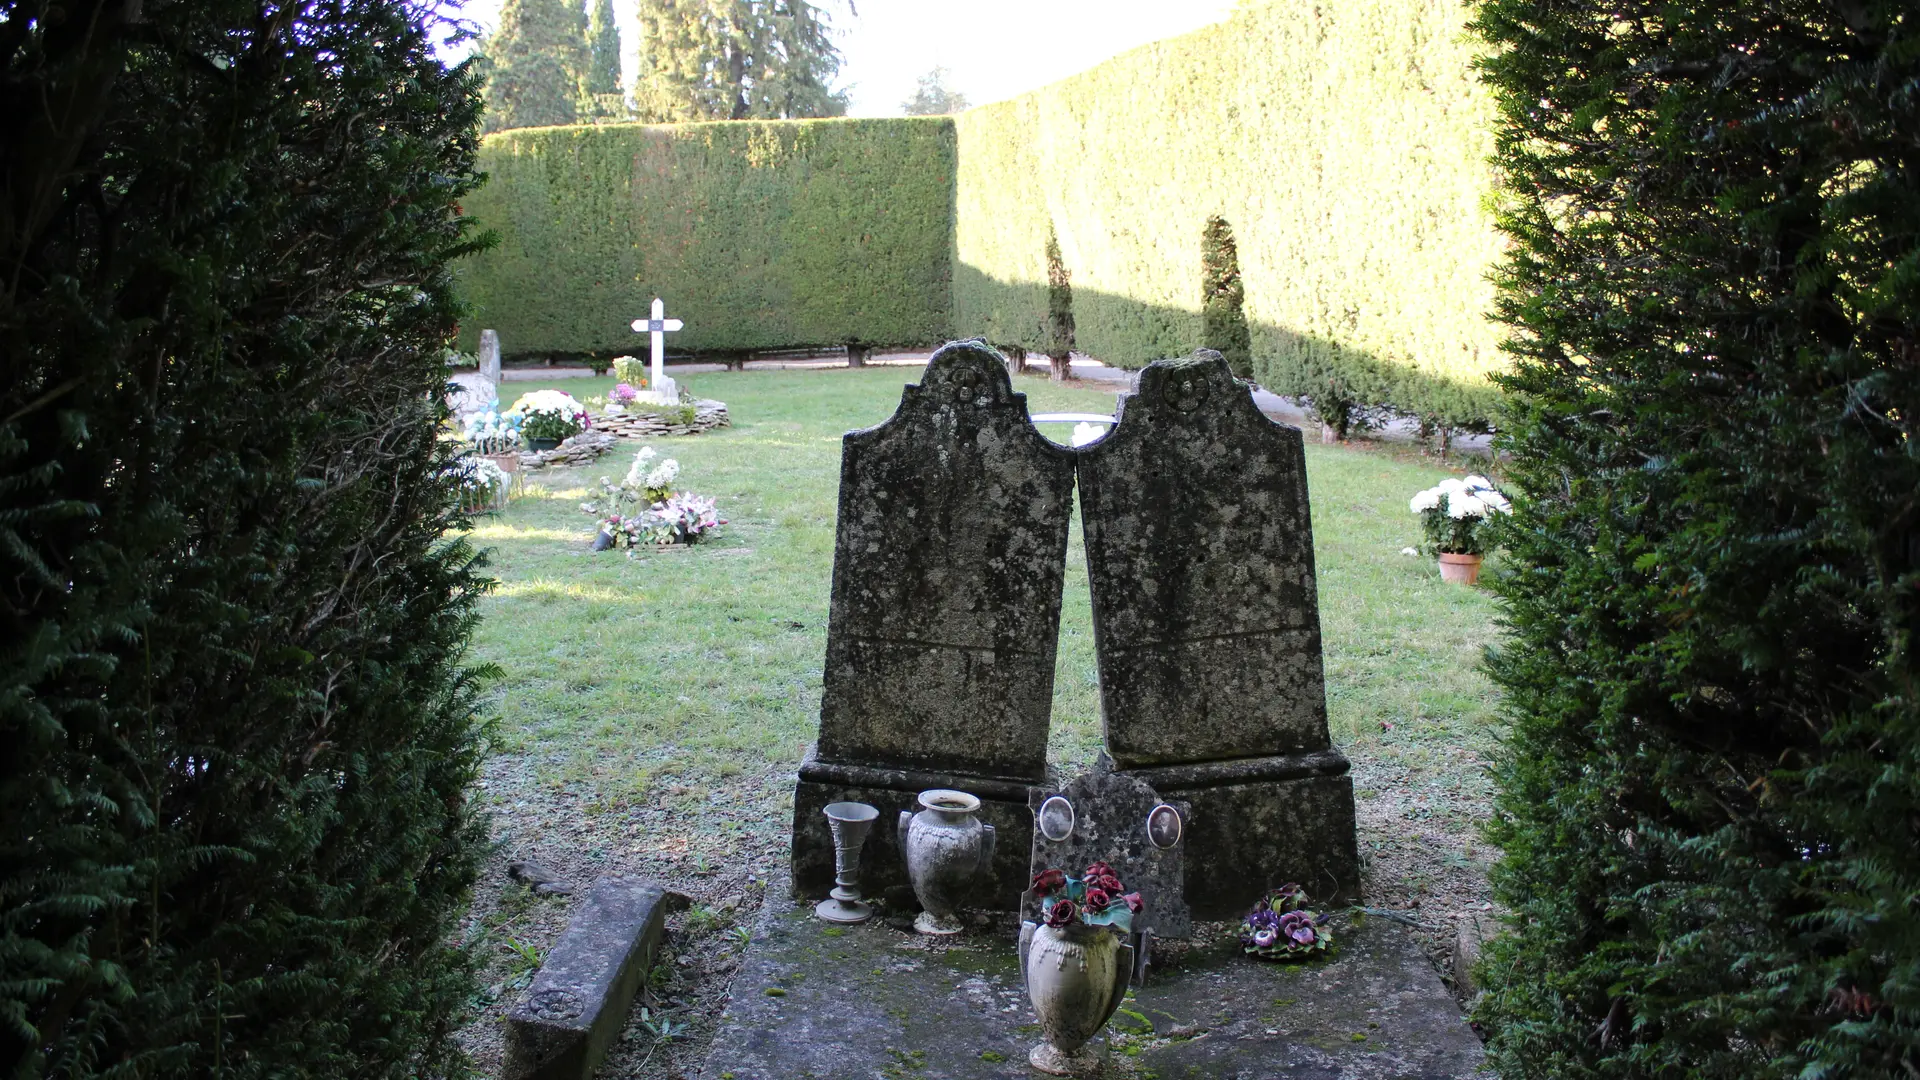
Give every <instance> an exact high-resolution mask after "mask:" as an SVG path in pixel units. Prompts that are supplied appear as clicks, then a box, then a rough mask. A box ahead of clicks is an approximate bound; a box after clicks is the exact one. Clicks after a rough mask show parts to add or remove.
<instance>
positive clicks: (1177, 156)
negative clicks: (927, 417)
mask: <svg viewBox="0 0 1920 1080" xmlns="http://www.w3.org/2000/svg"><path fill="white" fill-rule="evenodd" d="M1463 17H1464V12H1463V11H1462V10H1461V9H1460V8H1459V7H1458V6H1456V5H1455V4H1453V3H1451V2H1436V0H1354V2H1352V3H1344V4H1329V3H1320V2H1313V0H1265V2H1256V3H1250V4H1244V5H1242V6H1240V7H1239V8H1238V9H1236V10H1235V12H1234V14H1233V16H1232V18H1231V19H1230V20H1229V21H1227V22H1224V23H1221V24H1218V25H1215V26H1210V27H1205V28H1203V29H1200V30H1197V31H1195V32H1193V33H1190V34H1186V35H1183V36H1181V37H1177V38H1172V39H1169V40H1166V41H1161V42H1156V43H1154V44H1152V45H1148V46H1145V47H1143V48H1140V49H1136V50H1134V51H1133V52H1130V53H1127V54H1125V55H1123V56H1120V57H1117V58H1115V59H1113V60H1110V61H1108V62H1107V63H1104V64H1101V65H1099V66H1097V67H1095V68H1093V69H1091V70H1089V71H1087V72H1085V73H1083V74H1080V75H1076V76H1074V77H1072V78H1069V79H1065V80H1062V81H1060V82H1057V83H1054V84H1052V85H1050V86H1047V87H1044V88H1042V89H1039V90H1036V91H1033V92H1031V93H1028V94H1023V95H1021V96H1019V97H1016V98H1013V99H1011V100H1008V101H1004V102H1000V103H997V104H993V105H985V106H981V107H978V108H974V109H970V110H968V111H967V112H965V113H962V114H961V115H960V116H958V117H956V118H955V124H956V128H957V132H958V138H959V164H960V170H959V179H958V187H957V190H956V193H955V211H956V214H955V222H954V231H955V240H954V258H955V271H954V273H955V276H954V325H955V326H956V328H957V329H958V331H959V332H960V333H964V334H980V335H983V336H985V337H987V338H988V339H989V340H992V341H995V342H1004V343H1008V344H1018V345H1022V346H1024V347H1026V348H1028V349H1031V350H1033V351H1044V346H1043V343H1042V342H1041V340H1040V336H1041V330H1040V328H1041V327H1043V326H1044V315H1045V312H1046V296H1047V283H1048V279H1047V273H1046V270H1047V267H1046V257H1045V250H1044V245H1045V243H1046V237H1047V235H1048V230H1049V228H1050V227H1051V228H1053V229H1054V230H1055V231H1056V232H1057V236H1058V242H1059V245H1060V249H1061V252H1062V254H1063V256H1064V261H1065V265H1066V267H1067V268H1068V270H1069V271H1071V272H1072V274H1073V288H1074V315H1075V331H1076V338H1077V342H1078V344H1077V346H1076V347H1077V348H1078V349H1079V350H1080V351H1082V352H1085V353H1088V354H1090V355H1092V356H1096V357H1099V358H1100V359H1102V360H1104V361H1107V362H1109V363H1117V364H1122V365H1126V366H1130V367H1132V366H1139V365H1142V364H1145V363H1148V362H1150V361H1152V360H1155V359H1158V358H1160V357H1166V356H1184V355H1186V354H1187V353H1189V352H1191V351H1192V350H1193V349H1194V347H1195V346H1197V345H1200V344H1202V343H1203V342H1205V341H1206V340H1207V336H1206V335H1207V327H1206V316H1205V312H1204V307H1205V305H1204V302H1203V299H1202V283H1203V280H1204V278H1205V275H1206V273H1207V271H1206V268H1205V266H1204V258H1205V254H1204V251H1203V236H1204V235H1205V233H1206V229H1207V223H1208V222H1209V221H1210V220H1212V219H1215V218H1221V219H1224V220H1226V221H1228V222H1231V223H1232V230H1233V235H1234V237H1235V239H1236V240H1237V245H1238V250H1237V256H1238V261H1239V265H1240V280H1241V284H1242V287H1243V288H1244V306H1243V311H1244V315H1245V318H1246V320H1247V324H1248V330H1249V334H1250V338H1251V340H1250V343H1249V354H1250V357H1251V362H1250V368H1251V371H1252V374H1253V376H1254V378H1256V379H1257V380H1258V381H1259V382H1261V383H1262V384H1263V385H1265V386H1266V387H1267V388H1269V389H1271V390H1274V391H1275V392H1277V393H1283V394H1298V395H1306V396H1311V397H1314V398H1316V400H1317V399H1322V398H1325V399H1329V400H1332V399H1342V400H1346V401H1351V402H1358V403H1361V404H1366V405H1389V406H1393V407H1394V408H1396V409H1398V410H1399V411H1401V412H1406V413H1412V414H1417V415H1421V416H1426V417H1432V418H1435V419H1439V420H1443V421H1445V422H1447V423H1450V424H1463V423H1473V422H1475V421H1483V420H1485V418H1486V417H1488V416H1489V415H1490V414H1491V412H1492V410H1493V409H1494V407H1495V405H1496V402H1497V399H1498V392H1497V391H1496V390H1495V389H1494V388H1493V386H1492V385H1491V383H1490V382H1489V379H1488V376H1489V373H1490V372H1492V371H1495V370H1497V369H1498V368H1500V367H1501V366H1502V365H1504V363H1505V361H1504V359H1503V357H1502V355H1501V353H1500V351H1499V348H1498V340H1499V333H1498V331H1497V329H1496V328H1495V327H1493V326H1492V325H1491V324H1489V323H1488V321H1487V319H1486V313H1487V311H1488V309H1489V308H1490V307H1491V304H1492V286H1491V285H1490V284H1489V282H1488V281H1487V271H1488V268H1489V267H1490V266H1492V264H1493V262H1494V260H1495V258H1496V256H1497V255H1498V253H1499V250H1500V238H1499V236H1498V234H1497V233H1496V231H1495V229H1494V227H1493V222H1492V217H1491V214H1490V212H1489V211H1488V209H1487V207H1486V202H1487V200H1488V197H1489V195H1490V193H1491V192H1492V190H1493V187H1494V181H1493V173H1492V170H1491V168H1490V167H1489V166H1488V164H1487V158H1488V156H1489V155H1490V153H1491V150H1492V142H1491V140H1492V120H1493V110H1492V105H1491V99H1490V95H1489V94H1488V92H1487V91H1486V90H1485V89H1484V88H1483V87H1481V86H1480V85H1479V83H1478V81H1477V80H1476V78H1475V77H1474V73H1473V71H1472V66H1471V61H1472V58H1473V55H1474V50H1475V45H1474V43H1473V42H1471V41H1469V40H1466V39H1465V38H1466V36H1465V35H1464V34H1462V33H1461V29H1460V24H1461V22H1462V19H1463Z"/></svg>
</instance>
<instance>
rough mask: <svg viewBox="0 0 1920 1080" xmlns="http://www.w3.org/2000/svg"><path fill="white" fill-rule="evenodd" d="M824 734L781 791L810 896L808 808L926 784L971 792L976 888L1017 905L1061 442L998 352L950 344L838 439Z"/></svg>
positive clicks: (812, 870)
mask: <svg viewBox="0 0 1920 1080" xmlns="http://www.w3.org/2000/svg"><path fill="white" fill-rule="evenodd" d="M839 505H840V514H839V524H838V529H837V533H836V536H835V544H834V564H833V598H832V604H831V612H830V616H829V622H828V629H827V659H826V667H825V670H824V672H823V675H822V683H823V687H822V691H823V692H822V697H821V703H820V729H819V732H820V734H819V741H818V743H817V744H816V746H815V747H814V749H813V750H812V751H811V752H810V753H809V755H808V757H807V760H806V761H805V762H803V763H802V765H801V767H800V777H799V784H798V786H797V788H796V791H795V797H794V832H793V867H794V888H795V890H796V892H798V893H799V894H800V895H807V896H814V895H819V894H823V893H824V892H825V890H826V889H827V887H829V886H830V885H831V884H832V871H833V846H832V841H831V838H830V837H829V836H828V833H827V829H826V827H825V824H824V819H823V818H822V817H821V810H822V808H823V807H824V806H826V804H828V803H830V802H837V801H843V800H845V801H855V802H864V803H869V804H872V805H874V806H876V807H878V808H879V809H880V812H881V820H883V821H892V820H894V818H895V816H896V815H897V814H898V813H899V812H900V811H901V810H908V809H918V807H917V806H916V804H915V798H916V796H917V795H918V793H919V792H921V791H924V790H927V789H930V788H956V789H959V790H962V791H966V792H969V793H971V794H973V795H976V796H979V797H980V799H981V800H982V801H983V804H984V805H983V806H982V808H981V817H982V819H983V820H985V821H986V822H988V823H990V824H992V825H994V826H995V827H996V828H997V829H998V830H999V831H1000V837H1001V842H1000V844H999V845H998V849H997V852H996V856H995V859H994V864H993V868H992V874H991V878H992V880H991V882H989V883H986V884H985V887H984V889H983V891H981V892H980V893H979V895H978V898H979V900H980V901H982V902H983V903H985V904H986V905H988V906H995V907H999V908H1002V909H1010V908H1013V907H1014V906H1016V905H1017V903H1018V897H1019V894H1020V891H1021V890H1022V889H1023V888H1025V886H1026V882H1027V865H1026V863H1027V854H1028V849H1029V842H1028V837H1029V835H1030V832H1031V829H1032V816H1031V815H1030V814H1029V812H1028V810H1027V803H1028V796H1029V793H1030V791H1031V790H1032V789H1033V788H1034V787H1035V786H1037V785H1039V784H1042V783H1043V782H1044V781H1045V777H1046V749H1047V723H1048V714H1049V712H1050V710H1051V708H1052V703H1053V667H1054V655H1055V650H1056V647H1057V644H1058V638H1059V624H1060V597H1061V591H1062V585H1063V580H1064V573H1065V561H1066V547H1067V528H1068V524H1069V515H1070V514H1071V512H1072V505H1073V458H1072V453H1071V451H1069V450H1067V449H1065V448H1064V447H1060V446H1057V445H1055V444H1054V443H1052V442H1050V441H1048V440H1047V439H1046V438H1045V437H1044V436H1042V435H1040V434H1039V432H1037V431H1036V430H1035V429H1034V427H1033V425H1032V424H1031V423H1030V422H1029V420H1028V414H1027V406H1026V398H1025V396H1024V395H1021V394H1016V393H1014V392H1013V389H1012V385H1011V383H1010V381H1009V380H1008V378H1007V373H1006V367H1005V364H1004V363H1003V362H1002V360H1001V359H1000V357H999V356H998V355H997V354H996V353H994V352H993V350H992V349H990V348H988V347H987V346H986V345H985V344H984V343H982V342H979V341H966V342H955V343H950V344H948V345H946V346H944V347H943V348H941V349H940V350H939V351H938V352H936V353H934V355H933V358H932V359H931V360H929V361H928V363H927V368H926V373H925V374H924V375H923V376H922V377H921V380H920V382H919V383H918V384H917V385H915V384H909V385H908V386H907V387H906V388H905V389H904V390H903V391H902V393H901V397H900V406H899V408H898V409H897V410H896V411H895V412H894V414H893V416H892V417H890V418H889V419H888V420H887V421H886V422H885V423H883V424H880V425H879V426H877V427H873V428H868V429H866V430H864V431H856V432H852V433H850V434H849V435H847V436H846V440H845V450H844V454H843V457H842V461H841V473H840V504H839ZM868 851H869V860H868V862H867V864H866V866H865V867H863V870H862V875H863V877H864V878H865V879H866V880H867V881H868V882H870V883H871V885H870V889H869V891H877V890H878V889H880V888H883V887H887V886H899V885H904V884H905V883H906V872H905V868H904V867H903V866H902V865H901V862H900V857H899V855H898V851H897V845H896V844H894V843H891V842H888V843H879V844H873V845H871V846H870V847H869V849H868Z"/></svg>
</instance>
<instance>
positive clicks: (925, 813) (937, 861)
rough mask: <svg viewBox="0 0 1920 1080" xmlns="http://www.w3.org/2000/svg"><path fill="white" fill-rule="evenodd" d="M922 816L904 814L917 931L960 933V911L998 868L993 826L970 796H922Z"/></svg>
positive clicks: (941, 792)
mask: <svg viewBox="0 0 1920 1080" xmlns="http://www.w3.org/2000/svg"><path fill="white" fill-rule="evenodd" d="M920 807H921V809H920V812H919V813H917V814H914V813H909V812H908V811H905V810H902V811H900V850H901V855H902V857H903V858H904V859H905V861H906V864H907V880H908V881H910V882H912V883H913V895H914V896H915V897H917V898H918V899H919V901H920V914H919V915H917V916H915V917H914V920H913V926H914V929H916V930H918V931H920V932H921V933H923V934H957V933H959V932H960V931H961V929H962V927H963V924H962V923H961V922H960V908H961V905H962V904H964V903H965V902H966V899H967V896H968V894H969V893H971V892H972V890H973V887H974V884H975V883H976V882H978V881H979V880H980V878H981V877H982V875H984V874H985V873H986V871H987V869H988V867H990V866H992V865H993V847H994V831H993V826H991V825H988V824H987V823H985V822H983V821H981V820H980V817H979V814H980V800H979V798H977V797H976V796H973V795H969V794H967V793H966V792H964V791H949V790H946V789H944V788H935V789H933V790H932V791H923V792H921V793H920Z"/></svg>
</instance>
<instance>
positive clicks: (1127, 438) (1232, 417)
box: [1078, 350, 1359, 917]
mask: <svg viewBox="0 0 1920 1080" xmlns="http://www.w3.org/2000/svg"><path fill="white" fill-rule="evenodd" d="M1120 408H1121V412H1120V417H1121V419H1120V423H1119V424H1118V426H1117V427H1116V428H1115V429H1114V431H1113V433H1112V434H1110V435H1108V436H1107V437H1106V438H1105V439H1103V440H1101V441H1100V442H1099V443H1097V444H1095V445H1092V446H1089V447H1088V448H1087V449H1086V450H1084V451H1082V452H1081V453H1080V455H1079V459H1078V470H1079V471H1078V475H1079V481H1080V501H1081V507H1082V515H1083V522H1084V527H1085V531H1086V548H1087V563H1088V578H1089V582H1090V585H1091V587H1092V593H1093V630H1094V643H1095V649H1096V652H1097V655H1098V661H1099V669H1100V703H1101V713H1102V720H1103V724H1104V727H1105V735H1106V746H1107V752H1108V754H1110V755H1111V756H1112V758H1113V761H1114V763H1115V765H1116V766H1117V767H1118V768H1119V769H1120V770H1122V771H1123V772H1125V773H1127V774H1129V775H1134V776H1137V777H1139V778H1140V779H1142V780H1144V781H1146V782H1147V783H1149V784H1151V785H1152V786H1153V788H1154V790H1156V791H1159V792H1160V793H1161V794H1162V795H1164V796H1166V797H1167V798H1169V799H1184V800H1186V801H1187V802H1189V803H1190V804H1191V807H1192V817H1191V819H1190V822H1189V825H1190V831H1189V834H1188V836H1187V847H1186V880H1187V901H1188V903H1189V904H1190V905H1192V907H1193V910H1194V913H1195V914H1196V915H1199V916H1203V917H1227V916H1230V915H1234V914H1238V913H1239V912H1241V911H1244V910H1245V909H1246V908H1247V907H1248V906H1249V905H1250V904H1251V903H1252V902H1253V901H1254V900H1255V899H1257V898H1258V897H1259V896H1260V895H1261V894H1262V892H1263V891H1264V890H1265V889H1267V888H1268V887H1269V886H1272V885H1277V884H1280V883H1282V882H1283V881H1298V882H1300V883H1301V884H1302V885H1304V886H1305V887H1306V888H1307V890H1308V891H1309V892H1310V893H1311V894H1312V895H1313V896H1314V897H1315V898H1316V899H1322V900H1333V899H1338V898H1342V897H1345V896H1347V895H1348V894H1350V893H1351V892H1352V890H1353V889H1354V888H1355V886H1356V885H1357V883H1358V874H1359V865H1358V854H1357V852H1356V850H1355V842H1354V816H1353V785H1352V781H1351V780H1350V779H1349V778H1348V777H1347V775H1346V773H1347V761H1346V758H1345V757H1344V756H1343V755H1342V754H1341V753H1340V752H1339V751H1338V750H1336V749H1334V748H1333V744H1332V741H1331V740H1330V739H1329V738H1328V733H1327V719H1326V691H1325V686H1324V683H1323V676H1322V671H1321V646H1320V613H1319V598H1318V592H1317V589H1316V584H1315V579H1314V564H1313V533H1312V525H1311V521H1310V519H1309V515H1308V508H1307V477H1306V459H1305V453H1304V451H1303V449H1302V447H1301V440H1300V432H1299V431H1298V430H1296V429H1294V428H1290V427H1286V426H1283V425H1280V424H1275V423H1274V422H1272V421H1270V420H1268V419H1267V418H1266V417H1265V416H1263V415H1262V414H1261V413H1260V411H1259V409H1258V408H1257V407H1255V405H1254V403H1253V398H1252V395H1251V394H1250V393H1249V391H1248V389H1247V388H1246V387H1245V386H1244V385H1241V384H1239V383H1237V382H1236V381H1235V380H1234V378H1233V376H1232V374H1231V373H1230V372H1229V370H1228V368H1227V364H1226V361H1225V360H1224V359H1222V358H1221V357H1220V355H1219V354H1218V353H1214V352H1211V351H1205V350H1203V351H1202V352H1199V353H1196V354H1195V355H1194V356H1192V357H1187V358H1184V359H1179V360H1162V361H1158V362H1156V363H1154V364H1151V365H1149V366H1148V367H1147V368H1146V369H1144V370H1143V371H1141V373H1140V375H1139V379H1138V384H1137V389H1136V390H1135V391H1134V392H1133V393H1132V394H1129V395H1127V396H1126V397H1123V398H1122V399H1121V404H1120Z"/></svg>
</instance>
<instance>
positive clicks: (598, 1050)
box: [502, 878, 668, 1080]
mask: <svg viewBox="0 0 1920 1080" xmlns="http://www.w3.org/2000/svg"><path fill="white" fill-rule="evenodd" d="M667 900H668V894H667V891H666V890H665V889H662V888H660V887H659V886H657V885H645V884H642V883H640V882H638V881H633V880H630V879H627V878H602V879H600V880H599V881H597V882H595V883H594V885H593V890H592V891H591V892H589V893H588V894H587V897H586V899H585V900H584V901H583V902H582V903H581V905H580V909H579V910H578V911H576V912H575V913H574V916H573V918H572V919H571V920H570V921H568V923H567V930H566V933H565V934H563V935H561V938H560V942H559V944H557V945H555V946H554V947H553V949H552V951H551V952H549V953H548V955H547V961H546V963H545V964H543V965H541V967H540V973H539V974H538V975H535V976H534V979H533V985H532V986H530V987H528V988H527V996H526V999H525V1000H524V1001H522V1002H521V1003H520V1004H519V1005H518V1006H517V1007H516V1008H514V1010H513V1011H512V1012H511V1013H509V1014H508V1015H507V1051H506V1065H505V1068H504V1069H503V1070H502V1075H503V1076H504V1077H505V1078H506V1080H590V1078H591V1077H592V1076H593V1074H594V1071H595V1070H596V1069H598V1068H599V1067H600V1062H601V1060H602V1059H603V1058H605V1057H606V1055H607V1048H608V1047H609V1046H610V1045H612V1043H613V1040H614V1039H615V1038H616V1037H617V1036H618V1035H619V1034H620V1029H621V1028H622V1027H624V1026H625V1025H626V1021H627V1009H628V1007H629V1006H630V1005H632V1004H633V995H634V994H635V993H636V992H637V991H638V990H639V989H640V983H641V981H642V980H643V979H644V978H645V977H646V973H647V971H648V970H649V969H651V968H652V966H653V955H654V952H655V951H656V950H657V949H658V948H659V947H660V938H661V935H662V934H663V933H665V930H666V905H667Z"/></svg>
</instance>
